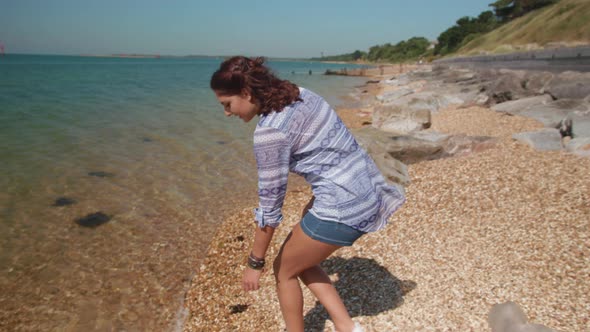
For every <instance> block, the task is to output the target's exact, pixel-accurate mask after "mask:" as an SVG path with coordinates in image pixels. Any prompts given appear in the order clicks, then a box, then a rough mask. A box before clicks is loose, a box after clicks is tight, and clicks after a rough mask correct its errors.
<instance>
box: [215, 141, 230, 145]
mask: <svg viewBox="0 0 590 332" xmlns="http://www.w3.org/2000/svg"><path fill="white" fill-rule="evenodd" d="M216 143H217V144H219V145H224V144H226V143H227V142H226V141H217V142H216Z"/></svg>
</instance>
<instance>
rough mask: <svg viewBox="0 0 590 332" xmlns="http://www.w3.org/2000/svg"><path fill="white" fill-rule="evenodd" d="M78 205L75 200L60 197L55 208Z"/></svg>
mask: <svg viewBox="0 0 590 332" xmlns="http://www.w3.org/2000/svg"><path fill="white" fill-rule="evenodd" d="M76 203H78V202H77V201H76V200H75V199H72V198H68V197H59V198H58V199H56V200H55V202H54V203H53V206H66V205H72V204H76Z"/></svg>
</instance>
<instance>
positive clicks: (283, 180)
mask: <svg viewBox="0 0 590 332" xmlns="http://www.w3.org/2000/svg"><path fill="white" fill-rule="evenodd" d="M211 89H212V90H213V91H214V92H215V95H216V96H217V99H218V100H219V102H220V103H221V105H223V108H224V112H225V114H226V115H227V116H238V117H240V118H241V119H242V120H243V121H244V122H248V121H250V120H252V119H253V118H254V117H255V116H259V119H258V125H257V126H256V129H255V131H254V153H255V156H256V162H257V166H258V195H259V200H260V205H259V207H258V208H257V209H255V210H254V216H255V220H256V222H257V224H258V227H257V228H256V231H255V234H254V244H253V247H252V251H251V252H250V255H249V257H248V267H247V268H246V269H245V272H244V277H243V280H242V286H243V288H244V290H246V291H250V290H256V289H258V287H259V284H258V282H259V279H260V275H261V273H262V268H263V267H264V264H265V259H264V257H265V254H266V250H267V248H268V245H269V243H270V241H271V239H272V236H273V233H274V229H275V227H277V226H278V225H279V224H280V222H281V221H282V219H283V215H282V214H281V207H282V205H283V200H284V198H285V193H286V191H287V177H288V174H289V172H294V173H296V174H299V175H302V176H303V177H304V178H305V179H306V181H307V182H309V184H310V185H311V187H312V191H313V196H314V199H313V200H312V202H310V205H311V204H312V206H311V208H310V209H309V211H308V212H307V213H306V214H305V215H304V217H303V218H302V220H301V222H299V223H298V224H297V225H296V226H295V227H294V228H293V230H292V231H291V233H290V234H289V236H288V237H287V238H286V240H285V242H284V243H283V245H282V247H281V250H280V252H279V254H278V255H277V257H276V258H275V260H274V263H273V270H274V275H275V279H276V284H277V293H278V297H279V302H280V306H281V312H282V314H283V318H284V319H285V324H286V326H287V330H288V331H289V332H292V331H303V296H302V292H301V288H300V286H299V282H298V280H297V279H301V281H302V282H303V283H304V284H305V285H306V286H307V287H308V288H309V289H310V290H311V291H312V293H313V294H314V295H315V296H316V297H317V298H318V300H319V301H320V302H321V303H322V304H323V305H324V307H325V308H326V310H327V311H328V313H329V315H330V317H331V318H332V321H333V322H334V325H335V327H336V330H337V331H340V332H350V331H355V332H356V331H362V328H361V327H360V325H358V323H356V324H355V322H353V321H352V319H351V318H350V315H349V314H348V311H347V310H346V308H345V306H344V304H343V302H342V300H341V299H340V296H339V295H338V293H337V291H336V289H335V288H334V287H333V286H332V283H331V282H330V279H329V277H328V275H326V273H325V272H324V271H323V270H322V268H321V267H320V263H321V262H322V261H323V260H325V259H326V258H327V257H328V256H330V255H331V254H332V253H333V252H334V251H336V250H337V249H339V248H340V247H342V246H350V245H352V244H353V243H354V242H355V241H356V240H357V239H358V238H360V237H361V236H362V235H364V234H365V233H367V232H373V231H377V230H379V229H381V228H383V227H385V225H386V223H387V219H388V218H389V217H390V216H391V215H392V214H393V212H394V211H395V210H396V209H398V208H399V207H400V206H401V205H402V204H403V202H404V201H405V198H404V195H403V193H402V192H401V191H400V190H399V189H398V188H397V187H394V186H390V185H388V184H386V183H385V180H384V178H383V176H382V175H381V173H380V172H379V170H378V169H377V167H376V166H375V163H374V162H373V160H371V158H370V157H369V156H368V155H367V153H366V152H365V151H364V150H363V149H362V148H360V147H359V145H358V143H357V142H356V141H355V139H354V137H353V136H352V135H351V133H350V132H349V131H348V129H347V128H346V127H345V126H344V124H343V123H342V121H341V120H340V118H339V117H338V116H337V115H336V113H335V112H334V110H333V109H332V108H331V107H330V106H329V105H328V104H327V103H326V101H325V100H324V99H323V98H321V97H320V96H318V95H317V94H315V93H313V92H311V91H309V90H306V89H303V88H300V87H297V86H296V85H295V84H293V83H291V82H289V81H286V80H281V79H279V78H277V77H276V76H275V75H273V74H272V73H271V71H270V70H269V69H268V68H267V67H266V66H265V65H264V60H263V59H262V58H257V59H250V58H246V57H242V56H238V57H233V58H231V59H228V60H226V61H225V62H223V63H222V64H221V66H220V68H219V69H218V70H217V71H216V72H215V73H214V74H213V76H212V77H211Z"/></svg>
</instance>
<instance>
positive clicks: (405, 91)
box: [375, 88, 414, 104]
mask: <svg viewBox="0 0 590 332" xmlns="http://www.w3.org/2000/svg"><path fill="white" fill-rule="evenodd" d="M412 93H414V90H413V89H409V88H399V89H397V90H393V91H387V92H384V93H382V94H380V95H377V96H376V97H375V98H376V99H377V100H378V101H380V102H382V103H384V104H386V103H391V102H392V101H394V100H396V99H399V98H401V97H403V96H406V95H409V94H412Z"/></svg>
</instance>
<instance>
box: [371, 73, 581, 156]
mask: <svg viewBox="0 0 590 332" xmlns="http://www.w3.org/2000/svg"><path fill="white" fill-rule="evenodd" d="M381 86H382V87H383V90H382V92H381V93H380V94H378V95H377V96H376V101H375V104H374V105H373V115H372V126H373V127H374V128H375V129H378V130H380V131H383V132H387V133H394V134H397V135H409V136H410V137H407V138H406V139H405V141H406V142H407V144H408V146H407V150H408V151H412V150H415V149H414V147H415V145H416V144H415V140H413V139H412V137H411V136H412V135H413V134H414V133H416V132H420V131H424V130H428V129H429V128H430V126H431V117H432V114H434V113H436V112H439V111H440V110H444V109H447V108H462V107H470V106H475V105H481V106H489V107H491V109H492V110H493V111H497V112H504V113H507V114H510V115H521V116H525V117H529V118H533V119H535V120H538V121H540V122H541V123H543V125H544V126H545V127H546V128H547V129H548V130H542V131H539V132H538V133H527V134H523V135H517V136H515V137H514V138H515V139H518V140H519V141H522V142H524V143H525V144H529V145H530V146H532V147H534V148H538V149H540V150H547V149H549V150H563V151H568V152H572V153H575V154H578V155H582V156H584V155H586V153H585V152H584V151H586V149H587V146H586V144H582V143H580V142H581V140H578V141H576V142H574V143H575V144H570V145H569V147H568V148H566V142H564V141H563V139H564V138H566V137H569V138H571V139H576V138H582V137H590V103H589V100H590V74H586V73H575V72H564V73H560V74H553V73H549V72H537V71H524V70H508V69H483V70H477V69H465V68H453V67H448V66H435V67H431V66H422V67H420V68H418V69H416V70H414V71H412V72H409V73H405V74H403V75H399V76H397V77H393V78H389V79H384V80H382V81H381ZM549 129H558V131H557V133H558V134H559V137H558V136H557V135H555V132H554V131H553V130H549ZM371 136H375V134H372V135H371ZM557 140H559V142H557ZM382 145H383V144H382ZM399 149H403V147H402V148H398V147H396V148H395V149H391V150H389V151H388V152H389V153H390V155H392V156H396V155H399V152H398V150H399ZM386 150H387V148H386ZM440 151H441V148H439V149H436V148H432V149H431V153H432V158H431V159H435V158H438V157H443V156H448V155H452V154H453V153H450V154H441V153H440ZM445 151H446V152H449V151H453V149H449V148H448V147H447V149H445ZM424 153H425V151H424V150H422V151H416V152H415V154H417V155H418V156H417V157H416V158H415V159H416V160H428V159H429V158H427V157H425V156H421V155H422V154H424ZM411 154H412V153H411ZM407 160H413V157H409V158H407Z"/></svg>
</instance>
